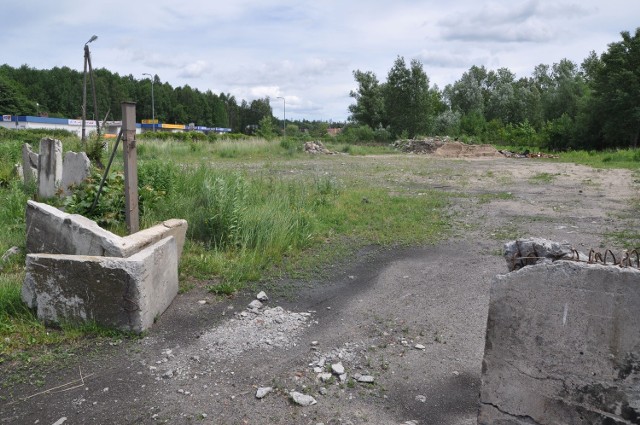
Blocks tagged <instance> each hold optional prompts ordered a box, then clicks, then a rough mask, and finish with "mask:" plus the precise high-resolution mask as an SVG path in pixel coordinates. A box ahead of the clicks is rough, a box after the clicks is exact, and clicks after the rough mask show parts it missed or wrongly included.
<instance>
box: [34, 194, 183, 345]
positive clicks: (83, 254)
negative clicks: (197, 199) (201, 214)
mask: <svg viewBox="0 0 640 425" xmlns="http://www.w3.org/2000/svg"><path fill="white" fill-rule="evenodd" d="M26 218H27V244H26V246H27V260H26V277H25V281H24V284H23V287H22V299H23V301H24V302H25V303H26V304H27V305H28V306H29V307H30V308H33V309H35V310H36V311H37V314H38V317H39V318H40V319H42V320H44V321H46V322H55V323H61V322H95V323H97V324H99V325H102V326H107V327H114V328H118V329H121V330H127V331H132V332H142V331H144V330H145V329H148V328H149V327H150V326H151V325H152V324H153V321H154V320H155V319H156V318H157V317H158V316H160V315H161V314H162V312H164V310H165V309H166V308H167V307H168V306H169V304H170V303H171V301H172V300H173V298H174V297H175V296H176V294H177V292H178V260H179V258H180V255H181V254H182V247H183V245H184V240H185V236H186V230H187V222H186V221H185V220H177V219H173V220H168V221H165V222H164V223H161V224H158V225H156V226H153V227H151V228H149V229H145V230H142V231H140V232H137V233H134V234H133V235H129V236H125V237H120V236H118V235H115V234H113V233H111V232H108V231H106V230H104V229H102V228H100V227H99V226H98V225H97V224H96V223H95V222H94V221H92V220H89V219H87V218H85V217H83V216H80V215H76V214H67V213H65V212H63V211H60V210H58V209H57V208H54V207H52V206H50V205H47V204H42V203H39V202H35V201H28V204H27V211H26Z"/></svg>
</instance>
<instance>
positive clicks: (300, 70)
mask: <svg viewBox="0 0 640 425" xmlns="http://www.w3.org/2000/svg"><path fill="white" fill-rule="evenodd" d="M638 26H640V1H637V0H606V1H602V0H580V1H578V0H575V1H574V0H570V1H563V0H558V1H547V0H527V1H518V0H513V1H506V0H505V1H482V0H449V1H447V2H445V1H431V0H393V1H390V0H389V1H383V0H314V1H307V0H225V1H221V0H197V1H189V0H184V1H176V0H155V1H153V2H151V1H145V0H128V1H125V0H109V1H102V0H98V1H79V0H56V1H50V0H40V1H36V0H22V1H20V2H14V3H12V4H11V5H9V4H5V5H3V7H2V24H1V25H0V40H1V41H2V46H3V49H2V59H1V60H2V62H3V63H7V64H9V65H11V66H13V67H19V66H20V65H22V64H27V65H29V66H30V67H33V68H37V69H50V68H53V67H55V66H68V67H70V68H74V69H77V70H82V66H83V45H84V43H85V42H86V41H87V40H88V39H89V38H90V37H91V36H92V35H93V34H96V35H98V37H99V38H98V40H96V41H95V42H93V43H91V44H90V49H91V54H92V62H93V66H94V68H106V69H108V70H110V71H112V72H117V73H118V74H120V75H129V74H131V75H133V76H134V77H135V78H139V79H142V78H144V76H143V75H142V74H143V73H151V74H157V75H158V76H159V78H160V79H161V80H162V81H163V82H165V81H166V82H169V83H170V84H171V85H172V86H174V87H177V86H183V85H186V84H188V85H189V86H191V87H192V88H198V89H199V90H201V91H206V90H211V91H213V92H214V93H221V92H225V93H230V94H232V95H234V96H236V98H237V99H238V102H239V101H240V100H241V99H246V100H248V101H250V100H252V99H255V98H258V97H264V96H269V97H270V98H271V105H272V108H273V112H274V114H275V115H276V116H281V115H282V112H283V111H282V106H283V102H282V100H280V99H277V97H278V96H284V97H285V98H286V114H287V119H290V118H291V119H303V118H306V119H321V120H333V121H344V120H346V118H347V117H348V115H349V112H348V110H347V108H348V105H349V104H350V103H352V99H351V98H350V97H349V91H350V90H352V89H354V88H356V84H355V81H354V79H353V75H352V72H353V70H356V69H359V70H362V71H373V72H375V73H376V75H377V76H378V79H379V80H380V81H384V80H386V75H387V73H388V71H389V69H390V68H391V66H392V65H393V62H394V60H395V59H396V57H397V56H403V57H404V58H405V59H406V60H407V62H409V60H411V59H419V60H420V61H422V63H423V64H424V69H425V71H426V73H427V75H428V76H429V79H430V81H431V83H432V84H437V85H438V86H439V87H440V88H441V89H442V88H444V86H445V85H447V84H450V83H453V82H454V81H456V80H457V79H459V78H460V77H461V75H462V73H463V72H465V71H466V70H468V69H469V67H471V66H472V65H478V66H480V65H484V66H485V67H487V68H488V69H497V68H500V67H507V68H509V69H510V70H511V71H513V72H514V73H516V76H517V77H525V76H530V75H531V73H532V71H533V68H534V66H535V65H537V64H540V63H545V64H549V65H551V64H553V63H556V62H559V61H560V60H561V59H562V58H568V59H570V60H573V61H574V62H576V63H578V64H579V63H580V62H582V60H583V59H584V58H585V57H586V56H587V55H588V53H589V52H590V51H591V50H594V51H596V53H598V54H600V53H602V52H603V51H605V50H606V49H607V45H608V44H609V43H612V42H615V41H619V40H620V32H621V31H630V32H634V31H635V28H636V27H638ZM123 100H124V99H123Z"/></svg>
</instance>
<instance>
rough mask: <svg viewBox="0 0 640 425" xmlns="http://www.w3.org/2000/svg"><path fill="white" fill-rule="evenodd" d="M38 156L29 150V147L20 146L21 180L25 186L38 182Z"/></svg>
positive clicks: (27, 145)
mask: <svg viewBox="0 0 640 425" xmlns="http://www.w3.org/2000/svg"><path fill="white" fill-rule="evenodd" d="M39 158H40V155H38V154H37V153H35V152H34V151H33V150H31V145H30V144H28V143H25V144H24V145H22V173H23V174H22V175H23V177H22V179H23V181H24V183H25V184H30V183H31V182H36V181H38V162H39V160H40V159H39Z"/></svg>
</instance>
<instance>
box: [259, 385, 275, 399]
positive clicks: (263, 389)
mask: <svg viewBox="0 0 640 425" xmlns="http://www.w3.org/2000/svg"><path fill="white" fill-rule="evenodd" d="M271 391H273V387H260V388H258V390H257V391H256V398H257V399H262V398H265V397H266V396H267V394H269V393H270V392H271Z"/></svg>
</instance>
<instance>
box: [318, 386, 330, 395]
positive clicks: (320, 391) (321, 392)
mask: <svg viewBox="0 0 640 425" xmlns="http://www.w3.org/2000/svg"><path fill="white" fill-rule="evenodd" d="M318 392H319V393H320V395H327V392H328V391H327V389H326V388H325V387H320V389H319V390H318Z"/></svg>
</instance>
